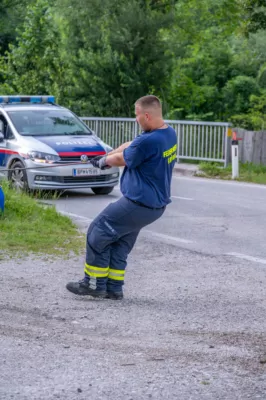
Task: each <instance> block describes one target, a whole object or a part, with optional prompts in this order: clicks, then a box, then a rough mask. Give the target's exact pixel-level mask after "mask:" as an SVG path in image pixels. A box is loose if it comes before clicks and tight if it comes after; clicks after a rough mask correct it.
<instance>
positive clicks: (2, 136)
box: [0, 131, 5, 143]
mask: <svg viewBox="0 0 266 400" xmlns="http://www.w3.org/2000/svg"><path fill="white" fill-rule="evenodd" d="M4 140H5V137H4V134H3V132H1V131H0V143H3V141H4Z"/></svg>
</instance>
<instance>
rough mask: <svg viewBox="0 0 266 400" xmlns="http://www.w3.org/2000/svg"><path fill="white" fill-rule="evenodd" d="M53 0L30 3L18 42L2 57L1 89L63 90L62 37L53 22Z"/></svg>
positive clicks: (5, 90)
mask: <svg viewBox="0 0 266 400" xmlns="http://www.w3.org/2000/svg"><path fill="white" fill-rule="evenodd" d="M52 4H53V2H52V0H37V1H36V3H35V4H34V5H29V6H28V7H27V12H26V17H25V21H24V23H23V24H22V26H21V28H20V29H18V30H17V44H11V45H10V46H9V52H7V53H6V54H5V57H2V60H1V65H2V79H3V76H4V78H5V84H4V85H2V87H1V89H2V92H6V93H30V94H48V93H49V92H54V91H55V92H56V94H57V96H59V97H61V93H62V91H63V89H62V88H63V87H64V85H63V81H64V79H63V76H64V68H63V66H62V65H63V64H62V63H61V61H60V56H59V43H60V38H59V35H58V33H57V29H56V27H55V25H54V20H53V10H52Z"/></svg>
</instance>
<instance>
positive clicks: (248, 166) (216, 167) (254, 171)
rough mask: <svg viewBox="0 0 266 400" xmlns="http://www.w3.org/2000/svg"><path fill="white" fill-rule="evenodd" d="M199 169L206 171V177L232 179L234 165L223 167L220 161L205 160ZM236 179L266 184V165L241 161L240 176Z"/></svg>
mask: <svg viewBox="0 0 266 400" xmlns="http://www.w3.org/2000/svg"><path fill="white" fill-rule="evenodd" d="M199 170H200V171H202V172H204V175H203V176H204V177H205V178H219V179H227V180H232V165H228V167H226V168H223V167H222V166H221V164H218V163H212V162H203V163H200V164H199ZM198 175H199V174H198ZM234 180H237V181H242V182H253V183H259V184H263V185H266V165H262V164H259V165H257V164H252V163H239V178H237V179H234Z"/></svg>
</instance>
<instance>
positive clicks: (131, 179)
mask: <svg viewBox="0 0 266 400" xmlns="http://www.w3.org/2000/svg"><path fill="white" fill-rule="evenodd" d="M135 114H136V120H137V122H138V124H139V125H140V126H141V128H142V129H143V132H142V133H141V134H140V135H139V136H137V137H136V138H135V139H134V140H133V141H132V142H127V143H124V144H123V145H122V146H120V147H119V148H117V149H116V150H114V151H112V152H110V153H109V154H108V155H105V156H101V157H97V158H95V159H93V160H92V161H91V163H92V164H93V165H94V167H98V168H100V169H106V168H110V167H113V166H117V167H120V166H124V171H123V174H122V177H121V192H122V194H123V196H122V197H121V198H120V199H119V200H118V201H116V202H114V203H111V204H109V205H108V206H107V207H106V208H105V209H104V210H103V211H102V212H101V213H100V214H99V215H98V216H97V217H96V218H95V219H94V221H93V222H92V223H91V225H90V227H89V229H88V233H87V248H86V263H85V269H84V272H85V277H84V278H83V279H82V280H80V281H79V282H69V283H68V284H67V285H66V288H67V289H68V290H69V291H70V292H72V293H74V294H77V295H82V296H83V295H89V296H92V297H98V298H109V299H114V300H121V299H122V298H123V290H122V289H123V284H124V277H125V268H126V265H127V256H128V254H129V253H130V251H131V250H132V248H133V246H134V244H135V242H136V239H137V237H138V234H139V232H140V230H141V229H142V228H143V227H145V226H146V225H149V224H151V223H152V222H154V221H156V220H157V219H158V218H160V217H161V216H162V215H163V213H164V211H165V207H166V206H167V204H169V203H170V202H171V200H170V186H171V178H172V171H173V167H174V163H175V160H176V151H177V136H176V132H175V130H174V129H173V128H172V127H170V126H168V125H167V124H165V122H164V120H163V117H162V106H161V103H160V100H159V99H158V98H157V97H155V96H151V95H149V96H144V97H141V98H140V99H138V100H137V101H136V103H135Z"/></svg>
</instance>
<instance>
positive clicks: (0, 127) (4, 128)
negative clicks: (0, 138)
mask: <svg viewBox="0 0 266 400" xmlns="http://www.w3.org/2000/svg"><path fill="white" fill-rule="evenodd" d="M0 131H1V132H2V133H3V134H4V137H5V139H13V138H14V135H13V133H12V130H11V128H10V126H9V124H8V122H7V120H6V119H5V117H4V116H3V115H1V114H0Z"/></svg>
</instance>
